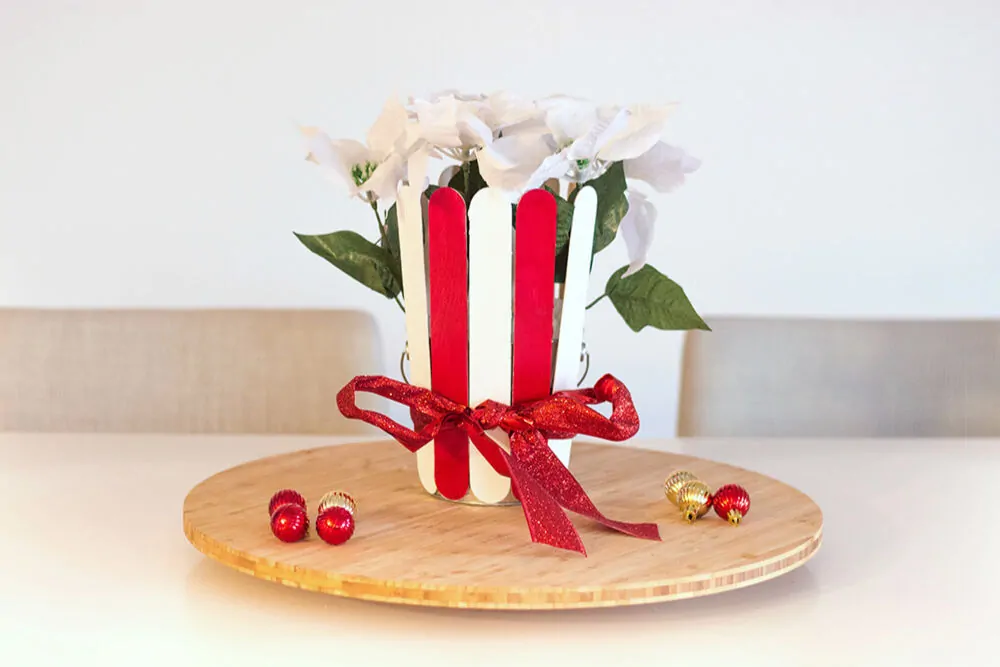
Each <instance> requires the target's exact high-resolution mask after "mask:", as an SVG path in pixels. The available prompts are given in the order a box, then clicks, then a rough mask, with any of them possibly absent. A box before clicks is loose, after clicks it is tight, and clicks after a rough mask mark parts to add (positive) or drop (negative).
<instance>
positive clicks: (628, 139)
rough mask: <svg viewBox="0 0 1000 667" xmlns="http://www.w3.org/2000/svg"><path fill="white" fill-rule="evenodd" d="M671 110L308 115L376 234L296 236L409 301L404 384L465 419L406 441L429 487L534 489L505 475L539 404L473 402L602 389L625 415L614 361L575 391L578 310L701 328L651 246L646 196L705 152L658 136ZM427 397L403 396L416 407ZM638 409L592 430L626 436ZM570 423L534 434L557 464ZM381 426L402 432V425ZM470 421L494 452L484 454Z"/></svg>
mask: <svg viewBox="0 0 1000 667" xmlns="http://www.w3.org/2000/svg"><path fill="white" fill-rule="evenodd" d="M671 109H672V107H671V106H630V107H617V106H602V105H597V104H594V103H592V102H589V101H586V100H582V99H578V98H573V97H566V96H554V97H548V98H544V99H540V100H533V101H532V100H522V99H518V98H516V97H513V96H511V95H508V94H505V93H497V94H492V95H466V94H461V93H458V92H444V93H440V94H437V95H433V96H431V97H429V98H426V99H412V98H411V99H409V100H408V101H407V103H406V104H404V103H403V102H401V101H400V100H397V99H390V100H389V101H388V102H387V103H386V104H385V107H384V108H383V110H382V113H381V115H380V116H379V118H378V119H377V120H376V121H375V123H374V125H372V127H371V129H370V130H369V132H368V136H367V138H366V143H360V142H358V141H354V140H351V139H339V140H333V139H330V138H329V137H328V136H327V135H326V134H325V133H324V132H323V131H322V130H320V129H318V128H315V127H304V128H302V133H303V136H304V138H305V142H306V152H307V159H308V160H310V161H311V162H313V163H315V164H316V165H317V166H318V167H319V168H320V169H321V170H322V171H323V173H324V174H325V175H326V176H328V177H329V178H330V179H331V180H333V181H334V182H336V183H337V184H339V185H341V186H343V187H344V188H346V190H347V192H348V193H349V194H350V195H352V196H356V197H358V198H359V199H361V200H362V201H363V202H364V203H366V204H367V205H368V206H369V207H370V208H371V209H372V211H373V216H374V218H375V223H376V227H377V231H374V232H373V234H372V237H371V238H366V237H365V236H363V235H361V234H358V233H356V232H353V231H349V230H341V231H334V232H332V233H328V234H321V235H303V234H297V236H298V238H299V240H300V241H301V242H302V243H303V244H304V245H305V246H306V247H307V248H309V250H311V251H312V252H314V253H315V254H317V255H319V256H320V257H322V258H324V259H325V260H327V261H328V262H330V263H331V264H333V265H334V266H336V267H337V268H339V269H340V270H341V271H343V272H344V273H346V274H347V275H349V276H350V277H351V278H353V279H355V280H357V281H358V282H360V283H362V284H363V285H365V286H366V287H368V288H369V289H371V290H373V291H375V292H378V293H379V294H381V295H382V296H383V297H386V298H388V299H393V300H395V302H396V303H397V304H398V305H399V308H400V309H401V310H403V311H404V312H405V317H406V329H407V348H406V349H407V351H406V356H407V357H408V358H409V364H410V373H409V382H410V384H411V385H412V386H414V387H419V388H423V389H426V390H433V392H434V394H433V396H434V399H433V401H431V402H434V401H437V402H435V403H434V405H435V406H437V407H435V408H434V409H433V410H430V411H429V412H428V411H425V412H424V413H423V414H424V415H425V416H427V415H431V414H433V415H437V414H439V413H440V414H441V415H446V414H452V415H453V416H454V415H458V416H459V417H460V418H461V419H459V421H461V420H462V419H465V420H466V421H469V422H470V423H471V422H472V421H475V425H474V426H468V427H467V428H466V429H465V430H466V431H468V433H466V432H464V431H463V430H462V429H461V428H458V427H457V426H456V425H455V424H451V427H447V426H448V424H445V425H444V426H443V427H442V428H441V429H439V430H438V429H437V427H435V430H434V442H433V446H429V447H423V446H422V445H421V444H417V445H416V446H415V451H416V452H417V459H418V470H419V472H420V479H421V482H422V483H423V486H424V487H425V488H426V489H427V490H428V491H430V492H432V493H436V494H439V495H442V496H444V497H446V498H449V499H453V500H464V501H468V502H479V503H486V504H502V503H505V502H512V501H514V500H515V498H516V497H517V496H518V493H519V492H520V493H521V494H523V493H525V492H526V490H525V488H519V487H518V485H517V484H516V483H515V484H514V486H513V487H512V485H511V479H510V478H511V474H510V472H511V471H510V470H508V467H509V464H510V461H508V460H506V453H507V452H513V450H512V449H511V433H512V430H513V431H517V430H518V429H519V428H521V427H524V426H525V423H527V424H528V425H529V426H530V424H531V419H534V417H532V418H530V419H528V418H526V417H524V415H525V414H531V415H535V414H536V413H535V412H530V411H529V412H527V413H523V414H522V415H521V416H520V417H519V418H518V419H521V420H522V421H521V422H517V424H515V423H514V421H511V420H509V419H507V417H502V418H500V417H497V418H496V419H492V418H487V417H486V416H485V415H486V413H483V412H476V411H473V409H472V408H471V407H469V406H481V405H493V404H494V403H493V402H496V404H497V405H503V406H506V405H508V404H509V405H513V406H517V405H527V404H529V403H531V402H532V401H541V400H543V399H549V398H559V397H564V398H567V397H571V398H572V400H573V401H575V402H577V403H580V404H581V405H583V404H588V403H591V404H592V403H595V402H601V401H604V400H607V401H610V402H613V403H614V404H615V406H616V407H615V410H616V414H617V415H618V416H619V417H621V416H622V415H626V417H627V418H624V419H625V421H626V422H631V421H633V420H632V419H631V417H628V415H632V414H634V410H633V409H632V408H631V401H630V399H629V400H627V401H625V402H624V403H619V402H618V401H619V399H621V398H622V392H624V395H625V397H626V398H627V390H625V389H624V386H620V384H619V383H617V381H614V382H611V381H608V382H605V380H606V378H607V377H610V376H606V378H602V379H601V381H599V382H598V384H597V385H595V387H594V389H593V390H575V387H576V386H577V385H578V380H579V377H578V375H579V369H580V366H581V363H582V361H583V358H584V354H583V345H582V343H583V328H584V319H585V312H586V311H587V310H588V309H590V308H593V307H595V306H597V305H598V304H599V303H600V302H601V301H602V300H603V299H605V298H606V299H607V300H608V301H610V303H611V304H612V306H613V307H614V309H615V311H616V312H618V314H619V315H620V316H621V317H622V319H624V320H625V322H626V324H627V325H628V326H629V327H630V328H631V329H632V330H634V331H639V330H641V329H643V328H644V327H646V326H652V327H654V328H658V329H672V330H688V329H708V327H707V325H706V324H705V322H704V321H703V320H702V318H701V317H700V316H699V315H698V314H697V312H696V311H695V309H694V308H693V307H692V305H691V303H690V301H689V300H688V298H687V297H686V295H685V294H684V291H683V289H682V288H681V287H680V286H679V285H678V284H677V283H675V282H673V281H672V280H670V279H669V278H668V277H667V276H665V275H664V274H662V273H661V272H659V271H658V270H656V269H655V268H654V267H653V266H651V265H650V264H648V263H647V261H646V259H647V253H648V250H649V247H650V244H651V243H652V240H653V229H654V222H655V218H656V208H655V206H654V205H653V203H652V202H651V201H650V200H649V199H648V198H647V195H646V193H647V192H649V191H655V192H658V193H664V192H670V191H672V190H673V189H675V188H677V187H678V186H680V185H681V184H683V182H684V180H685V177H686V176H687V174H689V173H691V172H693V171H694V170H696V169H697V168H698V165H699V162H698V161H697V160H696V159H694V158H692V157H690V156H689V155H687V154H686V153H685V152H684V151H682V150H681V149H679V148H677V147H674V146H671V145H669V144H667V143H665V142H664V141H662V139H661V137H662V135H663V133H664V130H665V125H666V122H667V119H668V118H669V115H670V112H671ZM432 176H433V178H432ZM432 181H433V183H434V184H432ZM619 234H620V235H621V236H622V238H623V240H624V243H625V246H626V249H627V252H628V257H629V263H628V264H627V265H626V266H623V267H621V268H620V269H618V270H617V271H615V272H614V273H612V274H611V276H609V277H608V278H607V280H606V282H605V287H604V290H603V293H602V294H601V296H600V297H598V298H597V299H595V300H593V301H592V302H590V303H589V304H588V303H587V298H586V297H587V288H588V285H589V282H590V272H591V265H592V261H593V256H594V255H596V254H597V253H599V252H601V251H602V250H604V249H605V248H607V247H608V246H609V245H610V244H611V243H612V242H613V241H614V240H615V238H616V237H617V236H618V235H619ZM612 380H613V378H612ZM602 383H603V384H602ZM361 385H364V386H365V387H368V388H367V389H365V388H363V387H362V386H361ZM361 385H359V386H357V387H355V388H356V389H357V390H359V391H363V390H367V391H374V392H375V393H380V394H381V395H383V396H387V397H390V398H393V399H394V400H400V402H404V403H405V402H406V400H401V399H400V396H403V395H404V394H406V392H404V391H402V390H400V389H399V387H397V386H395V385H393V386H392V388H387V387H386V386H385V385H380V384H379V383H375V384H374V385H372V384H366V383H365V382H362V383H361ZM353 391H354V389H352V390H351V392H352V393H351V398H350V400H351V401H353ZM588 392H589V393H588ZM407 395H408V394H407ZM428 396H429V394H428ZM428 396H424V395H421V396H417V395H413V396H411V397H410V398H412V401H413V402H418V401H423V405H424V407H426V405H427V404H428V401H429V400H430V399H428ZM407 400H410V399H407ZM560 400H561V399H560ZM442 401H443V402H442ZM348 402H350V401H348ZM484 402H485V403H484ZM407 404H408V405H411V407H413V404H411V403H407ZM445 404H447V406H445ZM340 406H341V410H342V411H343V410H345V404H344V403H341V404H340ZM449 406H450V407H449ZM619 406H621V414H618V413H619ZM570 407H573V406H570ZM348 410H353V408H351V407H348ZM428 410H429V409H428ZM476 410H477V411H478V410H479V408H478V407H477V408H476ZM588 410H589V408H588ZM420 411H421V410H420V409H418V410H417V412H420ZM449 411H450V412H449ZM488 412H489V410H487V413H488ZM542 412H544V411H542ZM542 412H539V413H538V414H542ZM570 412H572V410H570ZM591 412H593V411H591ZM474 414H476V415H478V416H477V417H476V420H478V421H476V420H473V419H472V417H471V415H474ZM498 414H499V413H498ZM594 414H595V415H596V414H597V413H594ZM359 415H360V416H359ZM352 416H356V417H358V418H363V419H366V420H371V419H370V415H368V416H366V415H365V414H361V413H357V414H354V415H352ZM614 417H615V415H613V418H614ZM589 418H590V417H588V419H589ZM442 419H443V420H444V422H449V419H445V418H444V417H442ZM484 419H485V421H484ZM525 419H527V422H525V421H524V420H525ZM602 419H603V418H602ZM376 421H377V420H376ZM376 421H372V423H376ZM451 421H454V420H451ZM557 421H558V420H557ZM564 421H565V420H564ZM570 422H572V423H570ZM634 422H635V424H634V428H632V426H629V427H628V428H619V427H620V426H621V424H618V425H617V426H616V427H615V428H606V429H605V428H604V426H603V425H602V427H601V429H604V430H601V429H598V430H599V431H600V432H601V433H602V434H603V433H605V432H606V433H613V434H618V435H621V436H622V437H628V434H630V433H634V430H635V429H637V428H638V419H637V418H635V419H634ZM449 423H450V422H449ZM580 423H582V422H574V421H573V419H569V421H567V422H566V425H565V429H564V430H560V428H556V427H555V426H552V427H550V428H549V429H548V432H547V433H545V434H543V435H544V436H545V437H543V438H542V441H543V442H545V443H546V446H547V447H548V448H549V449H550V450H551V452H553V453H554V455H555V457H556V458H558V460H559V463H560V464H561V465H560V467H562V466H566V465H568V462H569V454H570V443H571V437H572V436H573V435H574V434H577V433H583V432H588V431H586V430H584V429H581V428H570V427H571V426H574V427H576V426H579V424H580ZM392 424H395V423H394V422H393V423H392ZM379 425H380V426H381V427H383V428H385V429H386V430H388V431H390V432H393V433H394V435H395V434H396V433H395V432H394V431H393V429H395V428H396V427H399V425H398V424H395V425H394V426H386V425H385V424H382V423H379ZM477 429H478V431H482V432H483V433H485V434H486V435H487V436H488V437H489V439H490V440H491V441H492V442H495V443H498V446H499V447H500V448H502V449H503V452H504V454H500V453H499V452H497V453H491V452H490V451H487V450H488V449H489V447H488V446H485V445H483V444H482V443H483V442H485V440H484V439H483V438H481V437H476V436H477V434H476V433H474V432H473V431H476V430H477ZM404 430H405V429H404ZM518 432H520V431H518ZM412 433H413V432H411V431H407V434H412ZM470 435H471V436H473V437H472V444H471V445H470V440H469V436H470ZM407 437H409V436H407ZM602 437H611V436H604V435H602ZM397 439H400V440H401V442H402V441H403V439H401V438H400V437H398V436H397ZM522 439H523V438H522ZM616 439H621V438H617V437H616ZM411 440H412V441H413V442H414V443H416V442H417V441H418V440H419V438H418V439H415V440H414V439H412V438H411ZM404 444H407V443H406V442H404ZM407 446H410V445H407ZM513 453H514V454H516V452H513ZM494 454H496V455H494ZM516 458H517V457H516V456H515V459H516ZM501 459H504V460H501ZM515 463H517V462H516V461H515ZM547 465H548V464H547ZM553 465H556V464H553ZM567 474H568V473H567ZM515 476H516V475H515ZM521 478H522V479H527V478H528V477H526V476H525V475H523V474H522V476H521ZM595 511H596V510H595Z"/></svg>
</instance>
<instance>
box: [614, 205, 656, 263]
mask: <svg viewBox="0 0 1000 667" xmlns="http://www.w3.org/2000/svg"><path fill="white" fill-rule="evenodd" d="M625 197H626V198H627V199H628V212H627V213H626V214H625V217H624V218H622V222H621V225H620V226H619V228H618V229H619V231H620V232H621V235H622V239H624V241H625V249H626V250H627V251H628V269H626V271H625V273H624V274H622V277H623V278H625V277H628V276H630V275H632V274H633V273H635V272H637V271H639V269H641V268H642V267H644V266H645V265H646V258H647V256H648V255H649V248H650V246H652V245H653V230H654V226H655V223H656V206H654V205H653V202H651V201H649V199H647V198H646V196H645V195H644V194H642V193H641V192H639V191H638V190H631V189H630V190H628V191H627V192H626V193H625Z"/></svg>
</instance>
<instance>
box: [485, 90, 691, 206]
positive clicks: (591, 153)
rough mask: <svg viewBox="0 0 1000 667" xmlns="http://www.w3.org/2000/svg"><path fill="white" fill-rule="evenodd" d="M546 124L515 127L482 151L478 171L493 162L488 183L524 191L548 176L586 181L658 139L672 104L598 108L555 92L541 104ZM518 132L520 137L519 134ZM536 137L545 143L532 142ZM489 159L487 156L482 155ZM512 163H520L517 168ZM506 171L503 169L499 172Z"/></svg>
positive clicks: (638, 152) (539, 106)
mask: <svg viewBox="0 0 1000 667" xmlns="http://www.w3.org/2000/svg"><path fill="white" fill-rule="evenodd" d="M537 106H538V108H539V109H540V111H541V113H542V114H543V116H542V118H543V122H542V123H533V122H528V123H526V124H524V125H523V126H522V127H523V131H520V130H521V129H522V128H514V131H512V132H511V133H509V134H505V135H504V136H503V137H501V138H500V139H497V140H496V141H494V142H493V144H492V145H490V146H488V147H485V148H484V150H483V151H480V157H479V159H480V171H482V165H483V163H484V162H490V163H492V164H491V166H492V168H491V169H490V174H491V177H492V178H493V179H494V181H495V183H494V181H491V180H490V177H487V176H486V175H485V174H484V178H486V182H487V183H489V184H490V185H491V186H494V187H502V188H504V189H514V190H519V191H525V190H529V189H532V188H537V187H540V186H541V184H542V183H544V182H545V181H546V180H548V179H550V178H559V179H568V180H570V181H575V182H583V181H588V180H591V179H594V178H596V177H598V176H600V175H601V174H602V173H604V171H605V170H606V169H607V168H608V166H609V165H610V164H611V163H613V162H618V161H623V160H628V159H634V158H637V157H639V156H641V155H642V154H643V153H645V152H646V151H648V150H650V148H652V147H653V146H654V145H655V144H656V142H657V141H658V140H659V138H660V135H661V134H662V133H663V129H664V126H665V124H666V120H667V116H668V115H669V112H670V110H671V108H672V107H649V106H635V107H629V108H624V109H620V108H617V107H598V106H597V105H596V104H594V103H592V102H589V101H587V100H582V99H579V98H575V97H568V96H555V97H550V98H546V99H544V100H541V101H539V102H538V105H537ZM515 135H517V136H515ZM525 137H535V138H536V140H539V141H540V142H541V143H538V144H535V145H533V144H532V143H531V141H530V139H527V138H525ZM484 158H485V159H484ZM513 165H517V166H516V167H515V166H513ZM501 171H502V173H500V172H501Z"/></svg>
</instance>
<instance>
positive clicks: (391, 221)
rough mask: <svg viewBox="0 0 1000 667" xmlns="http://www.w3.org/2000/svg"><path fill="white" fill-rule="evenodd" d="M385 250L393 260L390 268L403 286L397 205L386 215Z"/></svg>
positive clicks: (390, 208)
mask: <svg viewBox="0 0 1000 667" xmlns="http://www.w3.org/2000/svg"><path fill="white" fill-rule="evenodd" d="M385 249H386V250H387V251H388V252H389V258H390V260H391V262H390V265H389V268H390V270H391V271H392V275H394V276H395V277H396V278H397V279H398V280H399V284H400V285H402V284H403V266H402V260H401V259H400V257H401V255H400V253H399V218H398V214H397V213H396V205H395V204H393V205H392V206H391V207H389V210H388V211H386V213H385Z"/></svg>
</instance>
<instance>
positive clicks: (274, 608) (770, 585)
mask: <svg viewBox="0 0 1000 667" xmlns="http://www.w3.org/2000/svg"><path fill="white" fill-rule="evenodd" d="M820 553H822V549H821V550H820ZM818 590H819V583H818V580H817V578H816V576H815V574H814V573H813V572H811V571H810V569H809V565H808V564H807V565H804V566H803V567H800V568H798V569H796V570H793V571H792V572H789V573H787V574H785V575H783V576H781V577H778V578H777V579H773V580H771V581H767V582H763V583H760V584H756V585H754V586H750V587H748V588H744V589H739V590H735V591H730V592H726V593H720V594H717V595H710V596H706V597H701V598H693V599H690V600H680V601H674V602H667V603H661V604H652V605H639V606H633V607H619V608H611V609H581V610H566V611H530V612H524V611H476V610H462V609H444V608H432V607H412V606H405V605H391V604H385V603H375V602H364V601H359V600H351V599H347V598H340V597H336V596H332V595H326V594H322V593H314V592H310V591H303V590H298V589H294V588H290V587H287V586H282V585H279V584H274V583H271V582H268V581H263V580H259V579H255V578H253V577H251V576H249V575H246V574H242V573H240V572H237V571H235V570H231V569H229V568H227V567H225V566H223V565H220V564H218V563H216V562H214V561H211V560H208V559H206V560H204V561H201V562H199V563H198V564H197V565H195V566H194V567H193V568H192V569H191V571H190V573H189V575H188V577H187V595H186V600H187V607H188V608H187V615H188V617H189V618H190V619H191V620H192V621H193V622H195V623H196V624H197V630H199V631H203V632H205V633H209V634H212V635H214V636H216V637H218V638H222V636H225V635H226V634H228V632H229V631H232V632H233V633H235V634H234V636H235V635H238V634H240V633H245V632H246V630H245V628H246V627H254V626H247V625H244V624H243V623H242V621H246V622H247V623H253V624H255V625H256V624H259V623H261V622H264V623H268V622H270V621H274V620H280V621H281V622H292V623H294V624H296V627H297V630H298V631H300V632H302V633H303V634H308V633H309V632H310V631H315V632H318V633H323V634H325V635H331V634H333V635H350V636H355V635H357V634H358V633H360V634H362V635H364V634H368V633H371V632H373V631H374V632H377V633H378V634H382V633H384V632H385V630H386V629H387V628H388V627H392V636H393V637H394V638H395V639H400V640H406V639H423V638H427V637H428V632H432V633H433V632H446V633H448V634H452V633H461V636H462V637H463V639H470V638H472V637H474V636H475V634H476V633H477V631H478V630H483V631H486V630H487V629H489V632H490V634H491V636H494V637H495V636H496V631H497V628H498V626H506V629H508V630H509V631H510V632H512V633H516V636H517V638H518V639H531V638H532V636H533V635H537V636H538V637H552V636H553V633H554V632H557V631H558V632H560V633H564V632H565V631H566V627H567V623H568V622H570V621H571V622H572V628H573V633H574V634H579V635H586V634H588V633H591V632H594V631H596V630H597V629H598V628H601V629H603V630H607V629H609V627H611V626H628V627H629V630H630V632H640V633H641V632H642V630H643V629H648V630H650V631H653V630H657V631H661V630H662V629H663V626H664V624H665V623H673V622H674V621H680V620H683V621H685V624H687V623H695V624H699V623H704V622H708V621H713V620H714V621H719V620H721V619H723V618H725V619H727V620H728V622H732V623H740V622H741V617H743V616H746V617H747V619H749V617H750V616H751V615H756V614H759V613H760V612H761V611H762V610H768V611H769V612H780V611H781V610H782V609H785V610H786V611H787V607H789V606H792V607H795V608H796V609H806V608H808V607H809V606H810V603H811V601H812V600H814V599H815V598H816V597H817V593H818Z"/></svg>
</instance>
